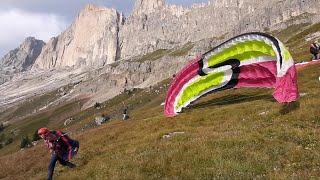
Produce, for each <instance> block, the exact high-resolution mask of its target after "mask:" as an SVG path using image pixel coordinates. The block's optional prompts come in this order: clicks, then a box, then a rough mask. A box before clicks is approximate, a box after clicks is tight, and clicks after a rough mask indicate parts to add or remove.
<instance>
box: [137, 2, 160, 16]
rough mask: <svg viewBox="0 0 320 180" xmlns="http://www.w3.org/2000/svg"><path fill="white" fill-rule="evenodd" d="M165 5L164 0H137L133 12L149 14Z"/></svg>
mask: <svg viewBox="0 0 320 180" xmlns="http://www.w3.org/2000/svg"><path fill="white" fill-rule="evenodd" d="M164 7H165V0H137V1H136V3H135V8H134V14H150V13H152V12H155V11H158V10H159V9H161V8H164Z"/></svg>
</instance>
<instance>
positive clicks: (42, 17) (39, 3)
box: [0, 0, 208, 59]
mask: <svg viewBox="0 0 320 180" xmlns="http://www.w3.org/2000/svg"><path fill="white" fill-rule="evenodd" d="M134 2H135V0H0V28H1V30H0V59H1V58H2V56H3V55H5V54H6V53H8V52H9V51H10V50H12V49H14V48H16V47H18V46H19V44H21V43H22V41H23V40H24V39H25V38H26V37H28V36H33V37H36V38H37V39H41V40H44V41H45V42H46V41H48V40H49V39H50V38H51V37H53V36H57V35H58V34H60V33H61V32H62V31H63V30H65V29H66V27H67V26H69V25H70V24H71V23H72V21H73V20H74V18H75V17H76V15H77V14H78V13H79V11H81V9H82V8H83V7H84V6H85V5H86V4H89V3H90V4H96V5H100V6H105V7H112V8H115V9H117V10H118V11H120V12H123V13H125V15H126V16H128V15H129V14H130V13H131V11H132V9H133V6H134ZM166 2H167V4H178V5H183V6H190V5H191V4H194V3H201V2H208V0H166Z"/></svg>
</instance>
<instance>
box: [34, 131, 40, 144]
mask: <svg viewBox="0 0 320 180" xmlns="http://www.w3.org/2000/svg"><path fill="white" fill-rule="evenodd" d="M39 139H41V138H40V136H39V135H38V130H36V131H35V132H34V133H33V136H32V141H38V140H39Z"/></svg>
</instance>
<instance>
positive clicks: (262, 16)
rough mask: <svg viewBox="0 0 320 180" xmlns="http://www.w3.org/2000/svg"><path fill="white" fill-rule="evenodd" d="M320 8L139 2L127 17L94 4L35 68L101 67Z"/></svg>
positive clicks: (279, 23)
mask: <svg viewBox="0 0 320 180" xmlns="http://www.w3.org/2000/svg"><path fill="white" fill-rule="evenodd" d="M319 9H320V1H319V0H304V1H301V0H270V1H254V0H219V1H217V0H211V1H209V2H208V3H207V4H198V5H194V6H193V7H192V8H191V9H187V8H183V7H181V6H168V5H166V4H165V0H137V1H136V3H135V8H134V11H133V13H132V15H131V16H129V17H128V18H127V19H125V18H124V17H123V16H122V15H121V14H119V13H118V12H117V11H115V10H114V9H108V8H101V7H95V6H92V5H89V6H87V7H86V8H85V9H84V10H83V11H82V12H81V13H80V14H79V16H78V18H77V19H76V21H75V22H74V23H73V24H72V26H71V27H69V28H68V29H67V30H66V31H65V32H63V33H62V34H61V35H60V36H58V37H55V38H52V39H51V40H50V41H49V42H48V44H47V45H46V47H45V48H44V50H43V52H42V53H41V55H40V56H39V58H38V59H37V61H36V64H35V66H34V67H35V68H36V67H38V68H42V69H51V68H60V67H65V66H76V67H77V66H79V65H87V66H93V67H102V66H104V65H105V64H110V63H113V62H115V61H117V60H119V59H128V58H130V57H134V56H137V55H141V54H145V53H148V52H151V51H154V50H156V49H169V48H173V47H174V46H176V45H182V44H185V43H187V42H195V41H199V40H201V39H205V38H211V37H220V38H228V37H231V36H234V35H238V34H240V33H244V32H249V31H266V30H275V29H279V28H286V26H288V25H291V24H294V23H302V22H312V21H318V22H319V21H320V11H319ZM306 14H307V16H305V15H306Z"/></svg>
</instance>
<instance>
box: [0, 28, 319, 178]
mask: <svg viewBox="0 0 320 180" xmlns="http://www.w3.org/2000/svg"><path fill="white" fill-rule="evenodd" d="M315 26H317V25H312V26H308V27H309V29H303V30H302V31H301V32H300V30H299V32H296V31H294V33H292V37H289V38H288V40H287V43H291V42H298V41H295V38H301V43H305V42H304V36H300V35H299V34H304V32H307V31H308V32H314V31H313V28H314V27H315ZM295 29H298V28H295ZM288 31H289V30H288ZM297 46H299V44H298V45H297ZM177 54H179V53H177ZM180 54H181V53H180ZM298 55H299V53H297V54H296V53H295V52H293V56H294V59H299V56H298ZM169 82H170V79H168V80H165V81H163V82H161V83H159V84H158V85H156V86H154V87H150V88H147V89H134V90H130V91H126V92H124V93H122V94H120V95H118V96H117V97H115V98H113V99H111V100H109V101H107V102H103V103H100V104H99V108H97V107H92V108H89V109H87V110H85V111H81V110H80V108H79V107H81V105H82V103H83V102H84V101H78V102H70V103H69V104H64V105H61V106H60V107H56V108H55V109H51V110H50V111H47V112H43V113H41V114H37V115H35V116H33V117H28V118H26V119H25V120H23V121H19V122H16V123H15V124H12V125H10V126H8V127H6V128H5V129H4V131H3V132H0V139H1V137H2V136H5V138H7V136H9V135H10V133H11V132H17V131H18V132H19V134H20V135H27V136H29V137H32V135H33V134H34V132H35V130H36V129H37V128H39V127H41V126H48V127H50V128H61V129H63V130H64V131H68V132H70V136H71V137H72V138H75V139H77V140H79V141H80V151H79V154H78V155H77V156H76V158H75V159H74V160H73V161H74V162H75V163H76V164H77V165H78V167H77V168H76V169H72V170H70V169H67V168H64V167H62V166H60V165H58V166H57V168H56V171H55V177H56V178H57V179H66V178H68V179H212V178H219V179H220V178H221V179H255V178H257V179H312V178H315V179H316V178H317V177H319V176H320V168H319V165H320V137H319V132H320V110H319V104H320V98H319V94H320V88H319V86H320V82H319V65H315V66H312V67H309V68H306V69H303V70H301V71H299V73H298V83H299V91H300V93H301V95H302V96H301V98H300V99H299V101H298V102H296V103H291V104H284V105H282V104H279V103H277V102H276V101H275V100H274V99H273V97H272V90H270V89H258V88H242V89H236V90H227V91H224V92H219V93H215V94H210V95H208V96H205V97H203V98H201V99H200V100H199V101H197V102H196V103H194V104H193V105H192V106H190V107H189V108H187V109H185V110H184V112H183V113H182V114H180V115H179V116H176V117H174V118H166V117H164V115H163V106H162V105H161V104H162V103H163V102H164V99H165V95H166V94H165V93H166V90H167V88H168V85H169ZM126 106H127V107H128V108H129V116H130V119H129V120H127V121H122V120H121V113H122V109H123V108H124V107H126ZM99 114H106V115H108V116H110V117H111V120H110V121H109V122H107V123H106V124H103V125H101V126H98V127H92V128H88V129H85V128H84V127H86V125H87V124H89V123H90V122H92V121H93V119H94V117H95V116H97V115H99ZM67 118H72V119H73V122H72V123H71V124H70V125H68V126H64V125H63V122H64V120H65V119H67ZM174 132H180V133H177V135H175V136H171V137H169V138H167V137H168V134H172V133H174ZM13 140H14V141H13V142H12V143H11V144H10V145H7V146H5V147H4V148H2V149H1V150H0V161H1V163H0V179H1V178H5V179H24V178H25V177H28V178H32V179H43V177H45V176H46V172H47V169H46V168H47V163H48V161H49V154H48V152H47V150H46V149H45V147H43V146H42V145H36V146H34V147H32V148H28V149H24V150H20V151H19V145H20V144H19V143H20V141H19V140H20V139H19V138H18V137H16V136H13ZM41 143H42V142H41Z"/></svg>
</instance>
